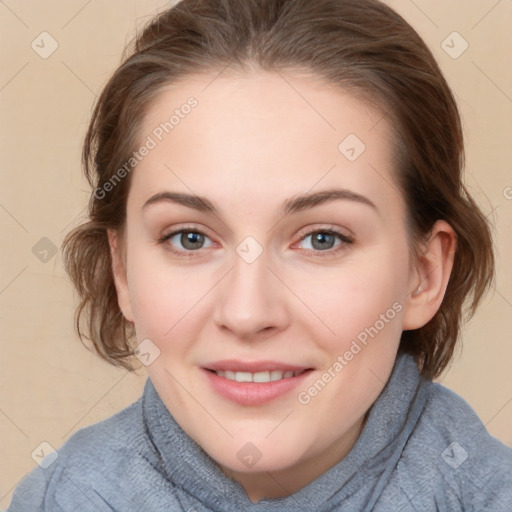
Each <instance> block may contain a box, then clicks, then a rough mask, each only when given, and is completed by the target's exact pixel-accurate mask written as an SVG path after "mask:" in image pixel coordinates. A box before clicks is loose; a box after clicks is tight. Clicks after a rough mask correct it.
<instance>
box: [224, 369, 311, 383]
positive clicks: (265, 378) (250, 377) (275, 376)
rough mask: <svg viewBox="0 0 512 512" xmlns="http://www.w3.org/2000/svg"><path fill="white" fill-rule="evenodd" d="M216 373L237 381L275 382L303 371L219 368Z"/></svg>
mask: <svg viewBox="0 0 512 512" xmlns="http://www.w3.org/2000/svg"><path fill="white" fill-rule="evenodd" d="M215 373H216V374H217V375H218V376H219V377H224V378H225V379H228V380H234V381H236V382H273V381H275V380H281V379H289V378H290V377H294V376H297V375H299V374H301V373H302V370H300V371H298V372H292V371H286V372H283V371H281V370H272V371H265V372H256V373H251V372H233V371H230V370H226V371H223V370H217V371H216V372H215Z"/></svg>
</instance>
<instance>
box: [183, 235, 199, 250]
mask: <svg viewBox="0 0 512 512" xmlns="http://www.w3.org/2000/svg"><path fill="white" fill-rule="evenodd" d="M203 242H204V236H203V235H202V234H200V233H193V232H190V231H189V232H186V233H182V235H181V243H182V245H183V247H185V248H186V249H198V248H200V247H201V245H202V244H203Z"/></svg>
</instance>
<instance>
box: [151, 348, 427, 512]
mask: <svg viewBox="0 0 512 512" xmlns="http://www.w3.org/2000/svg"><path fill="white" fill-rule="evenodd" d="M429 384H430V381H427V380H425V379H423V378H422V377H421V376H420V375H419V372H418V369H417V366H416V363H415V362H414V360H413V358H412V357H411V356H409V355H405V354H401V355H399V356H398V357H397V359H396V361H395V364H394V368H393V371H392V373H391V376H390V379H389V380H388V382H387V384H386V386H385V387H384V389H383V390H382V392H381V394H380V395H379V397H378V398H377V400H376V401H375V403H374V404H373V406H372V407H371V408H370V411H369V414H368V417H367V421H366V424H365V426H364V428H363V430H362V432H361V435H360V436H359V438H358V440H357V442H356V443H355V445H354V446H353V448H352V450H351V451H350V452H349V453H348V454H347V456H346V457H345V458H344V459H342V460H341V461H340V462H339V463H338V464H336V465H335V466H333V467H332V468H331V469H329V470H328V471H327V472H326V473H324V474H323V475H321V476H320V477H318V478H317V479H316V480H314V481H313V482H311V483H310V484H309V485H307V486H306V487H304V488H302V489H300V490H299V491H297V492H295V493H293V494H292V495H290V496H287V497H285V498H278V499H264V500H261V501H259V502H258V503H256V504H254V503H252V502H251V501H250V500H249V499H248V497H247V495H246V493H245V491H244V489H243V488H242V487H241V486H240V485H239V484H238V483H237V482H235V481H233V480H231V479H230V478H228V477H227V476H226V475H225V474H224V473H223V472H222V471H221V469H220V467H219V466H218V465H217V463H216V462H215V461H214V460H213V459H212V458H211V457H209V456H208V455H207V454H206V453H205V452H204V451H203V450H202V449H201V448H200V446H199V445H198V444H197V443H195V442H194V441H193V440H192V439H191V438H190V437H188V435H187V434H186V433H185V432H184V431H183V430H182V429H181V427H180V426H179V425H178V424H177V423H176V421H175V420H174V418H173V417H172V415H171V414H170V412H169V411H168V410H167V408H166V406H165V404H164V403H163V402H162V400H161V399H160V397H159V395H158V393H157V391H156V390H155V388H154V386H153V384H152V382H151V380H150V379H148V381H147V382H146V386H145V389H144V394H143V397H142V408H143V418H144V421H145V423H146V428H147V432H148V435H149V437H150V440H151V442H152V443H153V445H154V448H155V450H156V451H157V452H158V455H159V458H160V459H161V462H162V471H163V472H164V476H165V477H166V478H167V479H168V480H170V481H172V482H173V483H174V484H175V485H177V486H179V487H181V488H182V489H184V490H185V491H186V492H187V493H188V494H189V495H191V496H194V497H195V498H196V499H197V500H198V501H199V502H201V503H202V504H203V505H204V506H205V507H207V508H208V509H211V510H214V511H216V512H228V511H232V510H238V511H240V512H243V511H246V510H247V511H249V510H250V511H258V512H267V511H275V510H279V511H280V512H284V511H294V512H295V511H297V510H303V508H301V507H303V506H304V504H305V503H307V504H308V509H310V510H326V511H327V510H332V509H334V508H335V507H336V505H338V506H339V504H340V503H341V502H343V500H344V499H345V498H346V497H347V496H353V495H354V494H360V503H361V504H364V505H363V506H362V507H361V508H360V510H371V509H372V507H373V504H374V503H375V501H376V500H377V498H378V497H379V495H380V492H381V491H382V489H383V488H384V487H385V485H386V483H387V481H388V479H389V475H390V473H391V471H392V470H393V469H394V468H395V466H396V464H397V462H398V459H399V458H400V455H401V453H402V450H403V447H404V446H405V444H406V442H407V440H408V438H409V436H410V434H411V432H412V431H413V429H414V427H415V425H416V423H417V421H418V418H419V416H420V414H421V411H422V410H423V407H424V405H425V402H426V400H427V398H428V394H429V390H430V386H429ZM361 474H364V478H360V477H361Z"/></svg>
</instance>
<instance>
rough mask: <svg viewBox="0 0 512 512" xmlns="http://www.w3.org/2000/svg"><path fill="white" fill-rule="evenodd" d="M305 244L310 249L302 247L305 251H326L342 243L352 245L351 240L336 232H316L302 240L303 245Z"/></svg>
mask: <svg viewBox="0 0 512 512" xmlns="http://www.w3.org/2000/svg"><path fill="white" fill-rule="evenodd" d="M306 241H307V242H306ZM304 242H306V245H309V247H302V248H303V249H309V250H313V251H326V250H329V249H333V248H334V247H337V246H339V245H341V243H342V242H346V243H351V240H350V239H349V238H348V237H346V236H344V235H342V234H340V233H336V232H334V231H314V232H312V233H309V234H308V235H306V236H304V237H302V238H301V243H304Z"/></svg>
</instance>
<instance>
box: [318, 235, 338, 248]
mask: <svg viewBox="0 0 512 512" xmlns="http://www.w3.org/2000/svg"><path fill="white" fill-rule="evenodd" d="M333 243H334V236H333V235H331V234H329V233H317V234H316V236H314V237H313V247H314V248H315V249H325V248H326V247H327V248H328V249H330V248H331V247H332V245H333ZM315 244H318V246H317V245H315Z"/></svg>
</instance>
